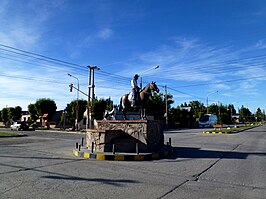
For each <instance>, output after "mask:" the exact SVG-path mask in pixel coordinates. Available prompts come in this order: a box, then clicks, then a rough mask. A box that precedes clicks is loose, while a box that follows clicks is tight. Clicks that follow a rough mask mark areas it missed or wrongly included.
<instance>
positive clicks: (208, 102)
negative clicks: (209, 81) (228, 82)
mask: <svg viewBox="0 0 266 199" xmlns="http://www.w3.org/2000/svg"><path fill="white" fill-rule="evenodd" d="M214 93H218V91H215V92H212V93H209V94H207V114H208V113H209V109H208V103H209V98H208V97H209V95H211V94H214Z"/></svg>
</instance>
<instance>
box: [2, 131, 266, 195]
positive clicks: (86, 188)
mask: <svg viewBox="0 0 266 199" xmlns="http://www.w3.org/2000/svg"><path fill="white" fill-rule="evenodd" d="M27 133H28V136H26V137H17V138H0V179H1V180H0V198H1V199H2V198H3V199H6V198H57V199H58V198H80V199H82V198H164V199H175V198H204V199H205V198H223V199H224V198H234V199H235V198H241V199H243V198H261V199H262V198H263V199H264V198H265V195H266V158H265V157H266V126H261V127H256V128H253V129H250V130H247V131H244V132H241V133H237V134H230V135H226V134H203V133H202V130H201V129H193V130H169V131H165V142H166V141H168V139H169V137H171V139H172V146H173V147H174V154H173V155H172V156H171V157H168V158H166V159H161V160H154V161H132V162H128V161H97V160H91V159H81V158H77V157H74V156H73V154H72V148H73V147H74V146H75V143H76V142H77V141H80V139H81V137H82V136H84V135H83V134H72V133H54V132H38V131H36V132H27Z"/></svg>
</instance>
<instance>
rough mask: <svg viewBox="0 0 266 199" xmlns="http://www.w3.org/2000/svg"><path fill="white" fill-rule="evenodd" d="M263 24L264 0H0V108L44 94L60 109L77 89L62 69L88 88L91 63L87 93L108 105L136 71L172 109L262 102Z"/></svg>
mask: <svg viewBox="0 0 266 199" xmlns="http://www.w3.org/2000/svg"><path fill="white" fill-rule="evenodd" d="M265 22H266V1H263V0H253V1H247V0H182V1H181V0H166V1H165V0H84V1H73V0H72V1H71V0H65V1H64V0H53V1H44V0H32V1H31V0H23V1H22V0H1V1H0V82H1V87H2V88H1V90H0V96H1V98H0V109H2V108H4V107H15V106H21V107H22V108H23V110H27V106H28V104H30V103H35V102H36V100H37V99H39V98H50V99H53V100H54V101H55V102H56V104H57V107H58V110H62V109H64V108H65V107H66V104H67V103H70V102H71V101H72V100H74V99H76V97H77V93H76V92H72V93H70V92H69V86H68V85H69V84H70V83H73V84H74V85H76V84H77V80H76V79H75V78H71V77H69V76H68V75H67V74H68V73H70V74H72V75H74V76H75V77H77V78H78V79H79V82H80V88H81V90H83V91H84V92H87V83H88V69H87V66H88V65H91V66H98V67H99V68H100V70H99V71H95V85H96V88H95V94H96V96H97V97H98V98H108V97H111V99H112V100H113V101H114V102H115V103H118V102H119V98H120V97H121V96H122V95H123V94H125V93H127V92H129V91H130V90H131V88H130V80H131V78H132V77H133V76H134V74H135V73H138V74H140V75H141V74H142V79H143V85H145V84H147V83H148V82H151V81H156V83H157V84H158V85H159V88H160V90H161V92H164V90H163V86H164V85H167V90H168V92H169V93H170V94H172V95H173V97H174V98H173V99H174V101H175V104H174V105H173V106H174V107H175V106H177V105H180V104H181V103H184V102H189V101H192V100H199V101H201V102H202V103H204V104H205V105H206V99H207V97H208V98H209V103H210V104H211V103H222V104H225V105H228V104H234V106H235V107H236V108H238V107H241V106H242V105H243V106H245V107H248V108H249V109H250V110H251V111H252V112H254V111H255V110H256V109H257V108H258V107H260V108H261V109H264V110H265V109H266V105H265V90H266V87H265V85H264V84H265V80H266V67H265V64H266V38H265V35H266V24H265ZM31 53H34V54H31ZM36 54H37V55H36ZM38 55H42V57H41V56H38ZM44 56H45V57H44ZM48 58H53V59H57V60H61V61H63V62H59V61H55V60H51V59H48ZM66 62H67V63H66ZM69 63H70V64H69ZM157 65H159V66H160V68H158V69H156V70H149V69H151V68H153V67H154V66H157ZM145 71H146V72H145ZM216 91H218V92H216ZM79 97H80V98H83V99H86V98H87V97H86V96H83V95H82V94H80V95H79Z"/></svg>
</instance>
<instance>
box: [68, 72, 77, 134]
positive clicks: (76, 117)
mask: <svg viewBox="0 0 266 199" xmlns="http://www.w3.org/2000/svg"><path fill="white" fill-rule="evenodd" d="M68 76H69V77H73V78H75V79H76V80H78V90H77V105H76V121H75V123H76V130H78V118H79V79H78V78H77V77H75V76H74V75H71V74H69V73H68Z"/></svg>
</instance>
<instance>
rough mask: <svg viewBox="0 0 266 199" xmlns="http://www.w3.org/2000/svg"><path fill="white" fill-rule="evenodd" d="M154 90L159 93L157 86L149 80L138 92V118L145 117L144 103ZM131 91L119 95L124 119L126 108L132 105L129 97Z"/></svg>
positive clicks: (145, 103)
mask: <svg viewBox="0 0 266 199" xmlns="http://www.w3.org/2000/svg"><path fill="white" fill-rule="evenodd" d="M153 91H156V92H157V93H159V88H158V87H157V85H156V83H155V82H151V83H149V84H147V86H145V87H144V88H143V89H142V90H141V91H140V93H139V101H138V102H137V104H138V105H139V108H140V118H141V119H147V117H146V110H145V109H146V105H147V103H148V101H149V100H150V97H151V95H152V92H153ZM130 96H131V93H128V94H125V95H123V96H122V97H121V99H120V106H119V107H120V108H119V109H120V110H122V112H123V115H124V119H125V120H126V119H127V117H126V112H127V110H128V109H129V108H130V107H131V105H132V99H131V97H130Z"/></svg>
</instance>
